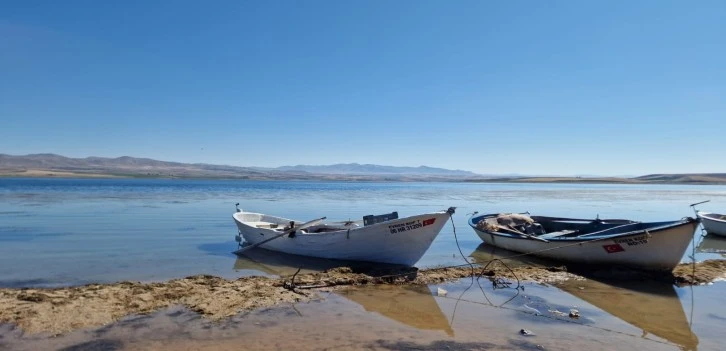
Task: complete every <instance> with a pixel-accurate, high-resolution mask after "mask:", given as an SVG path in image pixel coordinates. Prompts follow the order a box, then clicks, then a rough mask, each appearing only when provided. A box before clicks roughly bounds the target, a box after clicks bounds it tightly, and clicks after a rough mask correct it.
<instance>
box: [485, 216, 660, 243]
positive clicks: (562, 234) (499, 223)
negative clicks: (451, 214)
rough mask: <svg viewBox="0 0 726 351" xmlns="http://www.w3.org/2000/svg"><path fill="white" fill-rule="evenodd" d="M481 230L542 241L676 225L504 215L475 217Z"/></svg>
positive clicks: (620, 220) (614, 233)
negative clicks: (535, 238)
mask: <svg viewBox="0 0 726 351" xmlns="http://www.w3.org/2000/svg"><path fill="white" fill-rule="evenodd" d="M471 222H472V223H473V224H475V225H476V227H477V228H478V229H482V230H485V231H489V232H496V233H501V234H506V235H512V234H515V235H517V234H518V235H522V236H526V237H537V238H540V239H568V238H570V239H572V238H578V239H583V238H592V237H605V236H610V235H617V234H622V233H628V232H637V231H642V230H646V229H651V228H657V227H661V226H667V225H669V224H673V223H674V222H672V221H669V222H648V223H643V222H635V221H630V220H625V219H599V218H598V219H572V218H555V217H545V216H529V215H527V214H511V213H500V214H491V215H483V216H479V217H475V218H472V220H471Z"/></svg>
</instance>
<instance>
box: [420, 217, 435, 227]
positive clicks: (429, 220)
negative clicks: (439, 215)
mask: <svg viewBox="0 0 726 351" xmlns="http://www.w3.org/2000/svg"><path fill="white" fill-rule="evenodd" d="M434 222H436V218H429V219H424V221H423V226H424V227H425V226H427V225H430V224H434Z"/></svg>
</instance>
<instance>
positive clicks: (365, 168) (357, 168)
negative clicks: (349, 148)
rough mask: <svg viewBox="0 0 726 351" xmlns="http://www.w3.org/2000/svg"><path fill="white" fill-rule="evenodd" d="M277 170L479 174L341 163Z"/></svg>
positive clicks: (442, 174)
mask: <svg viewBox="0 0 726 351" xmlns="http://www.w3.org/2000/svg"><path fill="white" fill-rule="evenodd" d="M275 169H276V170H280V171H296V172H308V173H313V174H377V175H384V174H396V175H404V174H405V175H436V176H460V177H473V176H476V175H477V174H476V173H474V172H469V171H462V170H450V169H445V168H435V167H427V166H418V167H396V166H381V165H372V164H359V163H339V164H334V165H327V166H311V165H297V166H283V167H277V168H275Z"/></svg>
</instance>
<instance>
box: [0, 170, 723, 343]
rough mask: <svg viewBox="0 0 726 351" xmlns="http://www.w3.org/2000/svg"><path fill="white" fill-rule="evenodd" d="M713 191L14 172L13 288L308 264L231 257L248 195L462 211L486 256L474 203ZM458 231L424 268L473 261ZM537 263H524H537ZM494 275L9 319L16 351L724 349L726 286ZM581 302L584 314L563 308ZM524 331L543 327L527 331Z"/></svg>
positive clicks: (465, 236) (674, 200)
mask: <svg viewBox="0 0 726 351" xmlns="http://www.w3.org/2000/svg"><path fill="white" fill-rule="evenodd" d="M708 199H710V200H711V202H710V203H707V204H703V205H701V206H700V208H702V209H704V210H711V211H715V212H719V211H726V210H724V209H726V187H724V186H692V185H688V186H681V185H678V186H673V185H647V186H635V185H591V184H461V183H363V182H361V183H355V182H354V183H337V182H331V183H325V182H249V181H207V180H148V179H88V180H75V179H0V286H4V287H24V286H62V285H75V284H82V283H86V282H113V281H119V280H141V281H150V280H166V279H170V278H179V277H184V276H189V275H193V274H212V275H218V276H223V277H228V278H233V277H239V276H241V275H250V274H273V275H276V274H289V271H290V270H293V271H294V270H296V269H294V268H293V267H289V266H286V265H285V263H284V262H278V263H276V264H275V263H274V262H273V263H271V262H263V264H260V262H255V261H249V260H245V259H238V258H236V257H235V256H234V255H232V254H231V253H230V252H231V251H232V250H234V249H235V248H236V243H235V242H234V240H233V238H234V235H235V234H236V229H235V226H234V223H233V221H232V218H231V215H232V213H233V212H234V204H235V203H237V202H239V203H240V207H241V208H244V209H246V210H251V211H257V212H263V213H270V214H276V215H281V216H285V217H289V218H294V219H297V220H303V221H304V220H307V219H311V218H318V217H321V216H327V217H328V218H329V219H341V220H343V219H359V218H361V217H362V216H364V215H367V214H379V213H387V212H391V211H398V212H399V214H400V215H401V216H405V215H413V214H417V213H420V212H424V211H436V210H443V209H446V208H448V207H449V206H457V207H458V208H457V214H455V215H454V224H455V226H456V234H457V235H456V237H457V238H458V242H459V245H460V247H461V250H462V252H463V253H464V255H465V256H473V258H475V259H480V260H484V259H486V257H491V254H492V253H491V252H488V251H487V249H488V248H486V247H480V245H481V241H480V240H479V239H478V237H477V236H476V235H475V234H474V233H473V231H472V230H471V229H470V228H469V227H468V226H467V224H466V220H467V218H468V216H467V215H466V214H468V213H471V212H474V211H479V212H505V211H506V212H515V211H530V212H532V213H537V214H544V215H555V216H568V217H585V218H593V217H595V216H597V215H599V216H600V217H601V218H607V217H610V218H629V219H635V220H644V221H648V220H672V219H679V218H681V217H685V216H693V212H692V211H691V208H689V207H688V205H689V204H690V203H695V202H699V201H703V200H708ZM453 234H454V231H453V229H452V227H451V226H450V225H447V226H446V227H445V228H444V230H443V231H442V232H441V234H440V235H439V237H438V238H437V239H436V240H435V241H434V244H433V245H432V247H431V249H430V250H429V251H428V252H427V254H426V255H425V256H424V258H423V259H422V260H421V261H420V262H419V263H418V264H417V265H418V266H419V267H428V266H435V265H450V264H462V263H464V261H463V259H462V257H461V255H460V254H459V251H458V248H457V245H456V241H455V238H454V235H453ZM698 234H700V233H698ZM696 239H697V244H698V245H699V251H702V253H698V254H697V258H698V259H704V258H722V257H723V256H722V255H723V253H724V252H726V245H724V244H725V243H726V242H725V241H724V240H718V239H717V238H711V237H708V236H707V237H705V238H701V237H700V235H697V236H696ZM689 254H691V252H690V250H689V252H687V253H686V257H684V260H685V261H687V260H689V258H688V257H687V256H688V255H689ZM488 255H489V256H488ZM489 259H490V258H489ZM528 260H531V258H526V259H523V260H522V262H520V264H531V263H533V262H530V261H528ZM514 264H516V263H514ZM314 268H315V267H312V268H311V269H314ZM481 282H482V287H481V288H480V287H479V285H478V284H474V285H473V286H472V287H469V285H470V283H471V282H470V281H467V280H466V279H465V280H463V281H461V282H459V283H450V284H445V285H444V286H443V288H444V289H446V290H448V293H447V296H445V297H443V296H442V297H439V296H434V295H435V293H436V291H437V287H434V286H432V287H429V288H428V289H426V290H420V289H418V290H417V289H415V288H412V289H408V290H403V291H400V290H395V289H391V288H378V289H373V290H371V289H368V290H361V291H353V292H348V293H343V292H340V293H336V294H332V295H329V296H327V297H326V298H325V300H324V301H322V302H320V301H318V302H312V303H307V304H302V305H297V306H295V309H297V310H298V312H299V313H298V312H296V311H295V310H294V309H292V307H290V306H281V307H279V308H275V309H272V310H269V311H256V312H253V313H250V314H244V315H240V316H238V317H235V318H233V319H230V320H228V321H223V322H221V323H217V324H214V323H209V322H207V321H205V320H204V319H200V318H199V317H198V316H196V315H194V314H193V313H191V312H188V311H183V310H174V311H163V312H160V313H157V314H155V315H153V316H147V317H134V318H130V319H128V320H126V321H123V322H120V323H117V324H115V325H113V326H110V327H106V328H102V329H100V330H88V331H79V332H75V333H71V334H69V335H65V336H62V337H60V338H53V339H47V338H39V337H34V336H22V335H21V333H20V332H19V331H17V330H12V329H10V327H8V326H6V327H4V328H5V330H4V331H0V336H2V338H0V348H2V347H11V348H12V349H44V348H50V349H53V348H62V347H73V345H76V346H78V345H85V346H88V347H96V348H99V349H164V348H166V349H205V348H207V349H239V347H240V345H245V347H246V348H248V349H262V348H265V349H268V348H269V349H276V348H286V349H287V348H291V347H295V348H297V349H323V348H330V349H346V348H348V349H360V348H368V349H379V350H386V349H389V350H390V349H394V350H395V349H432V350H434V349H436V350H438V349H446V347H449V348H450V349H460V350H469V349H473V350H478V349H515V350H520V349H525V350H526V349H532V350H535V349H538V348H537V345H541V346H543V347H545V349H547V350H550V349H563V350H564V349H603V350H611V349H634V348H639V349H644V350H650V349H654V350H661V349H664V350H669V349H684V350H695V349H699V350H711V349H713V350H717V349H720V347H719V344H720V338H721V335H720V333H721V332H722V331H723V330H724V327H726V294H724V292H726V283H716V284H714V285H712V286H702V287H694V288H692V289H691V288H674V287H672V286H670V285H665V286H663V285H662V284H660V283H655V282H646V284H645V285H642V284H641V285H640V286H639V287H638V286H633V285H632V284H630V285H627V284H626V286H624V287H623V286H617V285H616V287H613V286H612V285H613V283H612V282H599V281H587V282H582V285H578V284H580V282H572V284H574V285H567V284H570V283H567V284H565V285H562V286H561V287H559V288H557V287H548V286H540V285H536V284H531V283H527V285H525V289H524V291H521V290H520V291H519V293H518V294H517V291H515V290H514V289H497V290H493V289H492V286H491V283H489V282H488V281H481ZM608 284H610V285H608ZM618 284H619V285H623V284H622V283H618ZM581 288H582V289H581ZM386 289H389V290H386ZM427 292H428V293H427ZM510 299H511V300H510ZM406 301H408V302H406ZM502 304H504V305H503V306H500V305H502ZM493 305H494V306H500V307H494V306H493ZM422 307H423V310H422ZM435 307H438V311H437V309H436V308H435ZM553 307H554V308H553ZM570 308H577V309H578V310H579V311H580V313H581V315H582V317H581V318H580V319H578V320H572V319H570V318H569V317H566V316H565V317H562V316H559V314H557V313H555V312H549V311H550V310H553V311H554V310H555V309H556V310H558V311H560V312H568V311H569V309H570ZM535 311H536V312H535ZM537 313H538V314H539V315H537ZM309 321H314V323H310V322H309ZM445 322H446V323H445ZM447 324H448V327H447V326H446V325H447ZM522 328H525V329H530V330H532V331H533V332H534V333H535V334H537V335H536V336H522V335H520V334H518V332H519V330H520V329H522ZM262 329H264V333H260V331H261V330H262ZM84 342H90V344H83V343H84ZM94 343H95V344H94ZM82 347H83V346H79V347H77V348H75V349H76V350H79V349H83V348H82ZM71 349H73V348H71Z"/></svg>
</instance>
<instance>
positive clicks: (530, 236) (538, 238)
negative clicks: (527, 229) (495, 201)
mask: <svg viewBox="0 0 726 351" xmlns="http://www.w3.org/2000/svg"><path fill="white" fill-rule="evenodd" d="M497 227H498V228H499V229H504V230H507V231H510V232H512V233H516V234H519V235H522V236H524V237H527V238H532V239H535V240H539V241H544V242H546V243H548V242H550V241H549V240H547V239H543V238H540V237H538V236H535V235H531V234H526V233H522V232H520V231H519V230H516V229H514V228H510V227H505V226H503V225H501V224H497Z"/></svg>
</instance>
